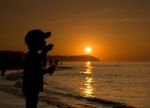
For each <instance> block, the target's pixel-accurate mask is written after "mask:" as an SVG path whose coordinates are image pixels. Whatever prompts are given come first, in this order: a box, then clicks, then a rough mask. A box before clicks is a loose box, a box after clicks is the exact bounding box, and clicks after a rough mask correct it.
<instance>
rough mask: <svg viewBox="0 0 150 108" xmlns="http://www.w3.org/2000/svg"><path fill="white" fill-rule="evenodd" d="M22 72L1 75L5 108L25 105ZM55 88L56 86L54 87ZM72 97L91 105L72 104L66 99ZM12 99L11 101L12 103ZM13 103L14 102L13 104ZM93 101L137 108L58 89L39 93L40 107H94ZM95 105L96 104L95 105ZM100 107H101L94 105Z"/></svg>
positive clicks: (109, 106) (0, 89) (0, 94)
mask: <svg viewBox="0 0 150 108" xmlns="http://www.w3.org/2000/svg"><path fill="white" fill-rule="evenodd" d="M21 75H22V74H21V72H20V70H19V71H15V70H14V72H12V71H10V72H8V73H7V74H6V76H4V77H2V76H0V107H1V106H2V107H3V108H21V107H25V102H24V101H25V99H24V96H23V95H22V89H21V88H22V84H21ZM52 89H55V88H52ZM68 97H69V98H72V100H74V101H84V102H85V103H91V104H90V105H89V106H88V104H87V106H86V104H84V105H80V106H81V107H78V106H76V105H74V106H73V105H71V104H69V103H68V102H66V101H65V100H67V99H68ZM8 100H9V101H8ZM10 101H11V103H10ZM12 103H13V104H12ZM92 103H93V104H97V105H98V106H100V107H101V108H135V107H133V106H129V105H127V104H124V103H120V102H113V101H110V100H105V99H100V98H94V97H92V98H90V97H83V96H80V95H78V96H76V95H73V94H63V93H59V92H58V91H57V90H56V91H55V90H53V91H52V90H48V89H46V88H45V89H44V92H42V93H40V95H39V104H38V108H47V107H50V108H59V107H61V108H85V107H88V108H92V107H91V106H92ZM93 106H94V105H93ZM93 108H99V107H93Z"/></svg>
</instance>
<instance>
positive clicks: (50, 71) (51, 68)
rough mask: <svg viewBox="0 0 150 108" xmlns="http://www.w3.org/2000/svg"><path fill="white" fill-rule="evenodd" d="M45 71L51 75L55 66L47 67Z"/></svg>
mask: <svg viewBox="0 0 150 108" xmlns="http://www.w3.org/2000/svg"><path fill="white" fill-rule="evenodd" d="M47 71H48V73H49V74H50V75H52V74H53V73H54V71H55V66H52V67H49V68H48V69H47Z"/></svg>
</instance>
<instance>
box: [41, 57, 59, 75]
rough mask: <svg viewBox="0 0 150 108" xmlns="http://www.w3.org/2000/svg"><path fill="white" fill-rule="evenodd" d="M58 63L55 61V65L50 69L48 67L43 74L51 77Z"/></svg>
mask: <svg viewBox="0 0 150 108" xmlns="http://www.w3.org/2000/svg"><path fill="white" fill-rule="evenodd" d="M57 64H58V61H57V60H56V61H55V64H52V66H51V67H49V68H48V69H46V70H44V74H46V73H49V74H50V75H52V74H53V73H54V71H55V69H56V67H57Z"/></svg>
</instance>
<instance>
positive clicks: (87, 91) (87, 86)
mask: <svg viewBox="0 0 150 108" xmlns="http://www.w3.org/2000/svg"><path fill="white" fill-rule="evenodd" d="M85 67H86V70H85V71H84V72H83V73H84V74H85V75H86V77H85V78H84V84H83V87H81V90H82V91H81V92H82V94H83V95H84V96H86V97H92V96H93V91H94V88H93V86H92V84H93V77H92V65H91V62H89V61H88V62H86V63H85Z"/></svg>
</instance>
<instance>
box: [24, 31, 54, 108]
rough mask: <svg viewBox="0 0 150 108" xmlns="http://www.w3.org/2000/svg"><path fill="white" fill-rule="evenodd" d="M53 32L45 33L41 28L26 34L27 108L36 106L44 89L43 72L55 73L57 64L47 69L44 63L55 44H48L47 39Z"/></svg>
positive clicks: (25, 78)
mask: <svg viewBox="0 0 150 108" xmlns="http://www.w3.org/2000/svg"><path fill="white" fill-rule="evenodd" d="M50 35H51V32H46V33H44V32H43V31H41V30H31V31H29V32H28V33H27V35H26V36H25V43H26V45H27V46H28V49H29V51H28V53H27V55H26V58H25V64H24V73H23V93H24V95H25V96H26V108H36V107H37V103H38V94H39V92H42V91H43V74H46V73H49V74H50V75H52V74H53V72H54V70H55V67H56V64H55V65H52V66H51V67H49V68H48V69H45V66H44V63H45V59H46V55H47V53H48V51H50V50H52V48H53V44H49V45H46V42H45V39H46V38H48V37H50Z"/></svg>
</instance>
